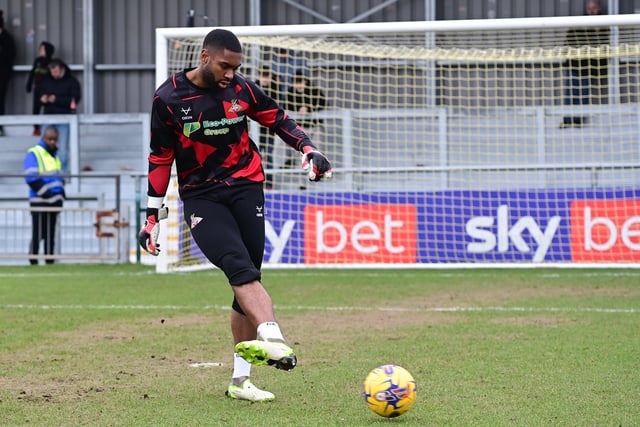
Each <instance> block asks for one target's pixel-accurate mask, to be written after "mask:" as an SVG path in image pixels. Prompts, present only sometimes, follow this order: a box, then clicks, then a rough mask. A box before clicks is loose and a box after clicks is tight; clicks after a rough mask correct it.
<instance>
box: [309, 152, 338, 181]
mask: <svg viewBox="0 0 640 427" xmlns="http://www.w3.org/2000/svg"><path fill="white" fill-rule="evenodd" d="M303 152H304V154H303V155H302V170H305V171H307V172H308V174H309V181H316V182H317V181H320V180H321V179H322V178H327V179H328V178H331V176H332V175H333V170H332V169H331V163H330V162H329V159H328V158H327V156H325V155H324V154H322V153H321V152H320V151H318V150H316V149H315V148H313V147H309V146H307V147H304V148H303Z"/></svg>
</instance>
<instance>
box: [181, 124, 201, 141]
mask: <svg viewBox="0 0 640 427" xmlns="http://www.w3.org/2000/svg"><path fill="white" fill-rule="evenodd" d="M198 129H200V123H199V122H190V123H185V124H184V127H183V128H182V133H183V134H184V136H186V137H187V138H189V135H191V134H192V133H193V132H195V131H197V130H198Z"/></svg>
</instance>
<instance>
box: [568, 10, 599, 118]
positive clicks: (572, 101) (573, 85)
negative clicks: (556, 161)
mask: <svg viewBox="0 0 640 427" xmlns="http://www.w3.org/2000/svg"><path fill="white" fill-rule="evenodd" d="M586 14H587V15H601V14H602V7H601V5H600V2H599V1H598V0H589V1H587V4H586ZM608 43H609V28H604V27H588V28H571V29H570V30H569V31H568V32H567V36H566V42H565V44H566V45H567V46H569V47H572V48H580V47H583V46H602V45H606V44H608ZM607 64H608V59H607V58H579V59H570V60H568V61H567V62H566V63H565V65H566V66H567V82H566V86H565V97H564V105H587V104H590V103H591V102H592V98H593V93H592V92H594V93H595V94H596V95H597V96H598V97H599V102H602V101H603V99H602V95H603V94H606V86H607V78H608V72H607ZM586 122H587V118H586V117H582V116H565V117H564V118H563V120H562V124H561V125H560V127H561V128H567V127H582V126H583V125H584V124H585V123H586Z"/></svg>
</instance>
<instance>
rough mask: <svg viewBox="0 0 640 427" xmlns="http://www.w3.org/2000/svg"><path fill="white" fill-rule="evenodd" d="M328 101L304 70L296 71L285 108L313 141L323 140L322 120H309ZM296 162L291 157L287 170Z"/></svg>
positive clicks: (287, 162) (322, 108) (286, 164)
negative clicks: (292, 114)
mask: <svg viewBox="0 0 640 427" xmlns="http://www.w3.org/2000/svg"><path fill="white" fill-rule="evenodd" d="M326 105H327V99H326V98H325V95H324V92H322V90H321V89H319V88H317V87H315V86H313V85H312V84H311V80H309V78H308V77H307V76H306V75H305V72H304V70H296V73H295V77H294V78H293V85H292V86H291V87H290V88H289V90H287V96H286V101H285V106H284V108H285V109H286V110H288V111H291V112H293V113H294V115H295V116H296V122H297V123H298V124H299V125H300V126H301V127H302V128H303V129H304V130H305V132H306V133H307V134H308V135H309V138H311V139H312V140H313V141H320V140H321V134H320V133H321V132H320V131H321V129H320V127H321V125H322V119H318V118H309V116H310V115H312V114H314V113H317V112H318V111H322V110H324V108H325V107H326ZM295 162H296V160H295V159H294V158H293V157H289V158H288V159H287V160H286V162H285V167H286V168H292V167H294V165H295Z"/></svg>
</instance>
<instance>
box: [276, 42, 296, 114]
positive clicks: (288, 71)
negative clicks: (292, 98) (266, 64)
mask: <svg viewBox="0 0 640 427" xmlns="http://www.w3.org/2000/svg"><path fill="white" fill-rule="evenodd" d="M303 66H304V60H303V59H302V58H301V57H300V56H298V55H296V54H295V52H293V51H292V50H289V49H286V48H278V49H277V50H276V54H275V57H274V58H273V73H274V74H275V75H276V76H278V77H279V78H280V94H281V95H284V93H285V92H286V90H287V89H288V88H289V86H291V84H292V83H293V75H294V73H295V71H296V70H299V69H301V68H302V67H303ZM280 101H282V100H280Z"/></svg>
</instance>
